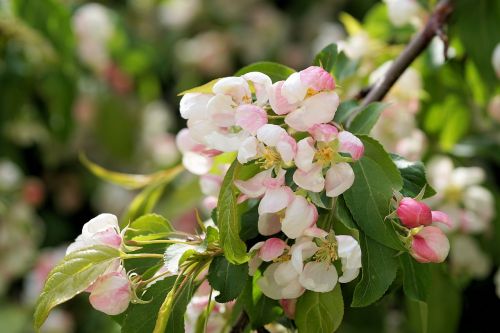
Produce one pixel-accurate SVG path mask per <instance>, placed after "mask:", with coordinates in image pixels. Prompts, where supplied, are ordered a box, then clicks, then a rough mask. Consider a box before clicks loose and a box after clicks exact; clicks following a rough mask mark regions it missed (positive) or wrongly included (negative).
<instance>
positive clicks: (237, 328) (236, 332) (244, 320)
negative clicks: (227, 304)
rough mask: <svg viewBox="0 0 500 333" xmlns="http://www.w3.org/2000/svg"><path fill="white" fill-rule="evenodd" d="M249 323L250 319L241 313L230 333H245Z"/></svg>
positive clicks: (243, 312) (244, 313)
mask: <svg viewBox="0 0 500 333" xmlns="http://www.w3.org/2000/svg"><path fill="white" fill-rule="evenodd" d="M249 322H250V319H249V318H248V315H247V313H246V312H245V311H242V312H241V314H240V316H239V318H238V320H237V321H236V323H235V324H234V326H233V327H232V328H231V333H243V332H245V328H246V327H247V325H248V323H249Z"/></svg>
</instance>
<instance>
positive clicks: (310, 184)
mask: <svg viewBox="0 0 500 333" xmlns="http://www.w3.org/2000/svg"><path fill="white" fill-rule="evenodd" d="M293 181H294V182H295V184H297V185H298V186H299V187H301V188H303V189H304V190H308V191H311V192H321V191H322V190H323V189H324V188H325V178H324V177H323V167H322V166H321V165H320V164H314V166H313V167H312V168H311V169H310V170H309V171H302V170H301V169H297V170H295V172H294V174H293Z"/></svg>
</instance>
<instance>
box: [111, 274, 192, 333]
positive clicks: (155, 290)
mask: <svg viewBox="0 0 500 333" xmlns="http://www.w3.org/2000/svg"><path fill="white" fill-rule="evenodd" d="M176 278H177V276H169V277H167V278H165V279H163V280H161V281H157V282H156V283H154V284H153V285H152V286H151V287H149V288H148V290H147V291H146V292H145V293H144V295H142V299H143V300H145V301H150V302H148V303H146V304H131V305H130V306H129V308H128V309H127V311H126V312H125V315H124V318H123V321H122V330H121V332H122V333H143V332H152V331H153V329H154V327H155V323H156V317H157V314H158V311H159V309H160V307H161V305H162V303H163V300H164V299H165V297H166V296H167V294H168V293H169V292H170V291H171V290H172V287H173V285H174V282H175V279H176ZM193 289H194V286H193V285H189V286H188V287H186V288H185V289H183V291H182V292H181V293H180V294H179V296H178V297H177V299H176V300H175V301H174V304H173V307H172V313H171V315H170V318H169V320H168V323H167V328H166V330H165V332H184V313H185V312H186V307H187V304H188V303H189V300H190V299H191V295H192V293H193Z"/></svg>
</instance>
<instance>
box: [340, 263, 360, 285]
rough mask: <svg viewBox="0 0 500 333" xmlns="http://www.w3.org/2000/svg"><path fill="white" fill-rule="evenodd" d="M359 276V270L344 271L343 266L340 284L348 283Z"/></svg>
mask: <svg viewBox="0 0 500 333" xmlns="http://www.w3.org/2000/svg"><path fill="white" fill-rule="evenodd" d="M358 275H359V268H354V269H344V266H342V276H341V277H339V282H340V283H348V282H351V281H352V280H354V279H355V278H357V277H358Z"/></svg>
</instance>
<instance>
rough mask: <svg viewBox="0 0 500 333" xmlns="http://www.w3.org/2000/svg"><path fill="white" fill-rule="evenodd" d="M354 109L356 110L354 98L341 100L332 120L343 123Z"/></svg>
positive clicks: (356, 105)
mask: <svg viewBox="0 0 500 333" xmlns="http://www.w3.org/2000/svg"><path fill="white" fill-rule="evenodd" d="M356 110H358V102H356V101H354V100H350V101H345V102H342V103H340V105H339V107H338V109H337V111H336V112H335V117H334V118H333V121H334V122H336V123H338V124H344V123H345V122H346V121H347V119H349V117H350V116H351V115H352V114H354V112H356Z"/></svg>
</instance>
